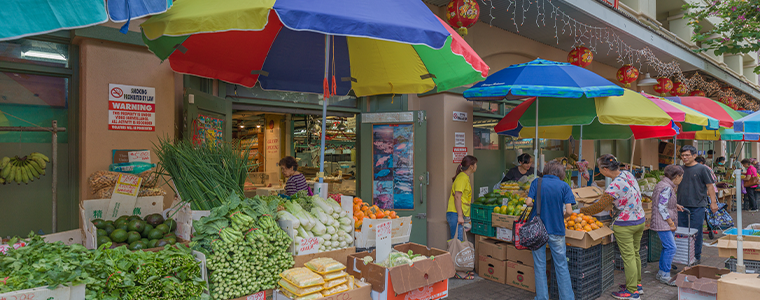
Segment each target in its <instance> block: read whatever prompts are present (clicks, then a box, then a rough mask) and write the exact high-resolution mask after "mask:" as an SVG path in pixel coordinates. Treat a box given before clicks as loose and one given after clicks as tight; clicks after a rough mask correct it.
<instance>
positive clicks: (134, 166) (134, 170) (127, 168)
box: [108, 161, 156, 174]
mask: <svg viewBox="0 0 760 300" xmlns="http://www.w3.org/2000/svg"><path fill="white" fill-rule="evenodd" d="M155 167H156V164H152V163H146V162H141V161H135V162H129V163H119V164H111V165H110V166H109V167H108V170H109V171H113V172H120V173H129V174H140V173H142V172H145V171H148V170H150V169H153V168H155Z"/></svg>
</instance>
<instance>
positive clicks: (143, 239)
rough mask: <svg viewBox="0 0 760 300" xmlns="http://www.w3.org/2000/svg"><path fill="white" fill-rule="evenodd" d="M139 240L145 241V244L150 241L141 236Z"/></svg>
mask: <svg viewBox="0 0 760 300" xmlns="http://www.w3.org/2000/svg"><path fill="white" fill-rule="evenodd" d="M140 241H142V242H143V243H145V245H147V244H148V242H150V240H149V239H146V238H141V239H140Z"/></svg>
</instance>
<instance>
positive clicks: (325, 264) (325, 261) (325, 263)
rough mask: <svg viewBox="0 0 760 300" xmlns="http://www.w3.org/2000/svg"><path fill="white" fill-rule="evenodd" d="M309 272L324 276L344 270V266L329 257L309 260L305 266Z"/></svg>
mask: <svg viewBox="0 0 760 300" xmlns="http://www.w3.org/2000/svg"><path fill="white" fill-rule="evenodd" d="M305 266H306V267H307V268H309V269H310V270H312V271H314V272H317V273H320V274H325V273H332V272H335V271H340V270H343V269H345V268H346V266H345V265H343V264H342V263H340V262H338V261H337V260H334V259H332V258H329V257H320V258H315V259H312V260H310V261H309V262H307V263H306V264H305Z"/></svg>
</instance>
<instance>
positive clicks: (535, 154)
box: [533, 97, 541, 176]
mask: <svg viewBox="0 0 760 300" xmlns="http://www.w3.org/2000/svg"><path fill="white" fill-rule="evenodd" d="M534 141H535V144H536V146H535V147H533V164H534V165H535V166H534V167H533V176H538V147H540V146H541V140H539V139H538V97H536V136H535V137H534Z"/></svg>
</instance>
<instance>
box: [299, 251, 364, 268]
mask: <svg viewBox="0 0 760 300" xmlns="http://www.w3.org/2000/svg"><path fill="white" fill-rule="evenodd" d="M354 253H356V247H349V248H343V249H339V250H333V251H326V252H320V253H314V254H306V255H295V256H293V260H294V261H295V265H294V266H293V267H294V268H300V267H303V266H304V265H305V264H306V263H307V262H309V261H310V260H312V259H315V258H318V257H329V258H332V259H334V260H337V261H338V262H340V263H342V264H344V265H348V264H347V261H348V256H349V255H351V254H354Z"/></svg>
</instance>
